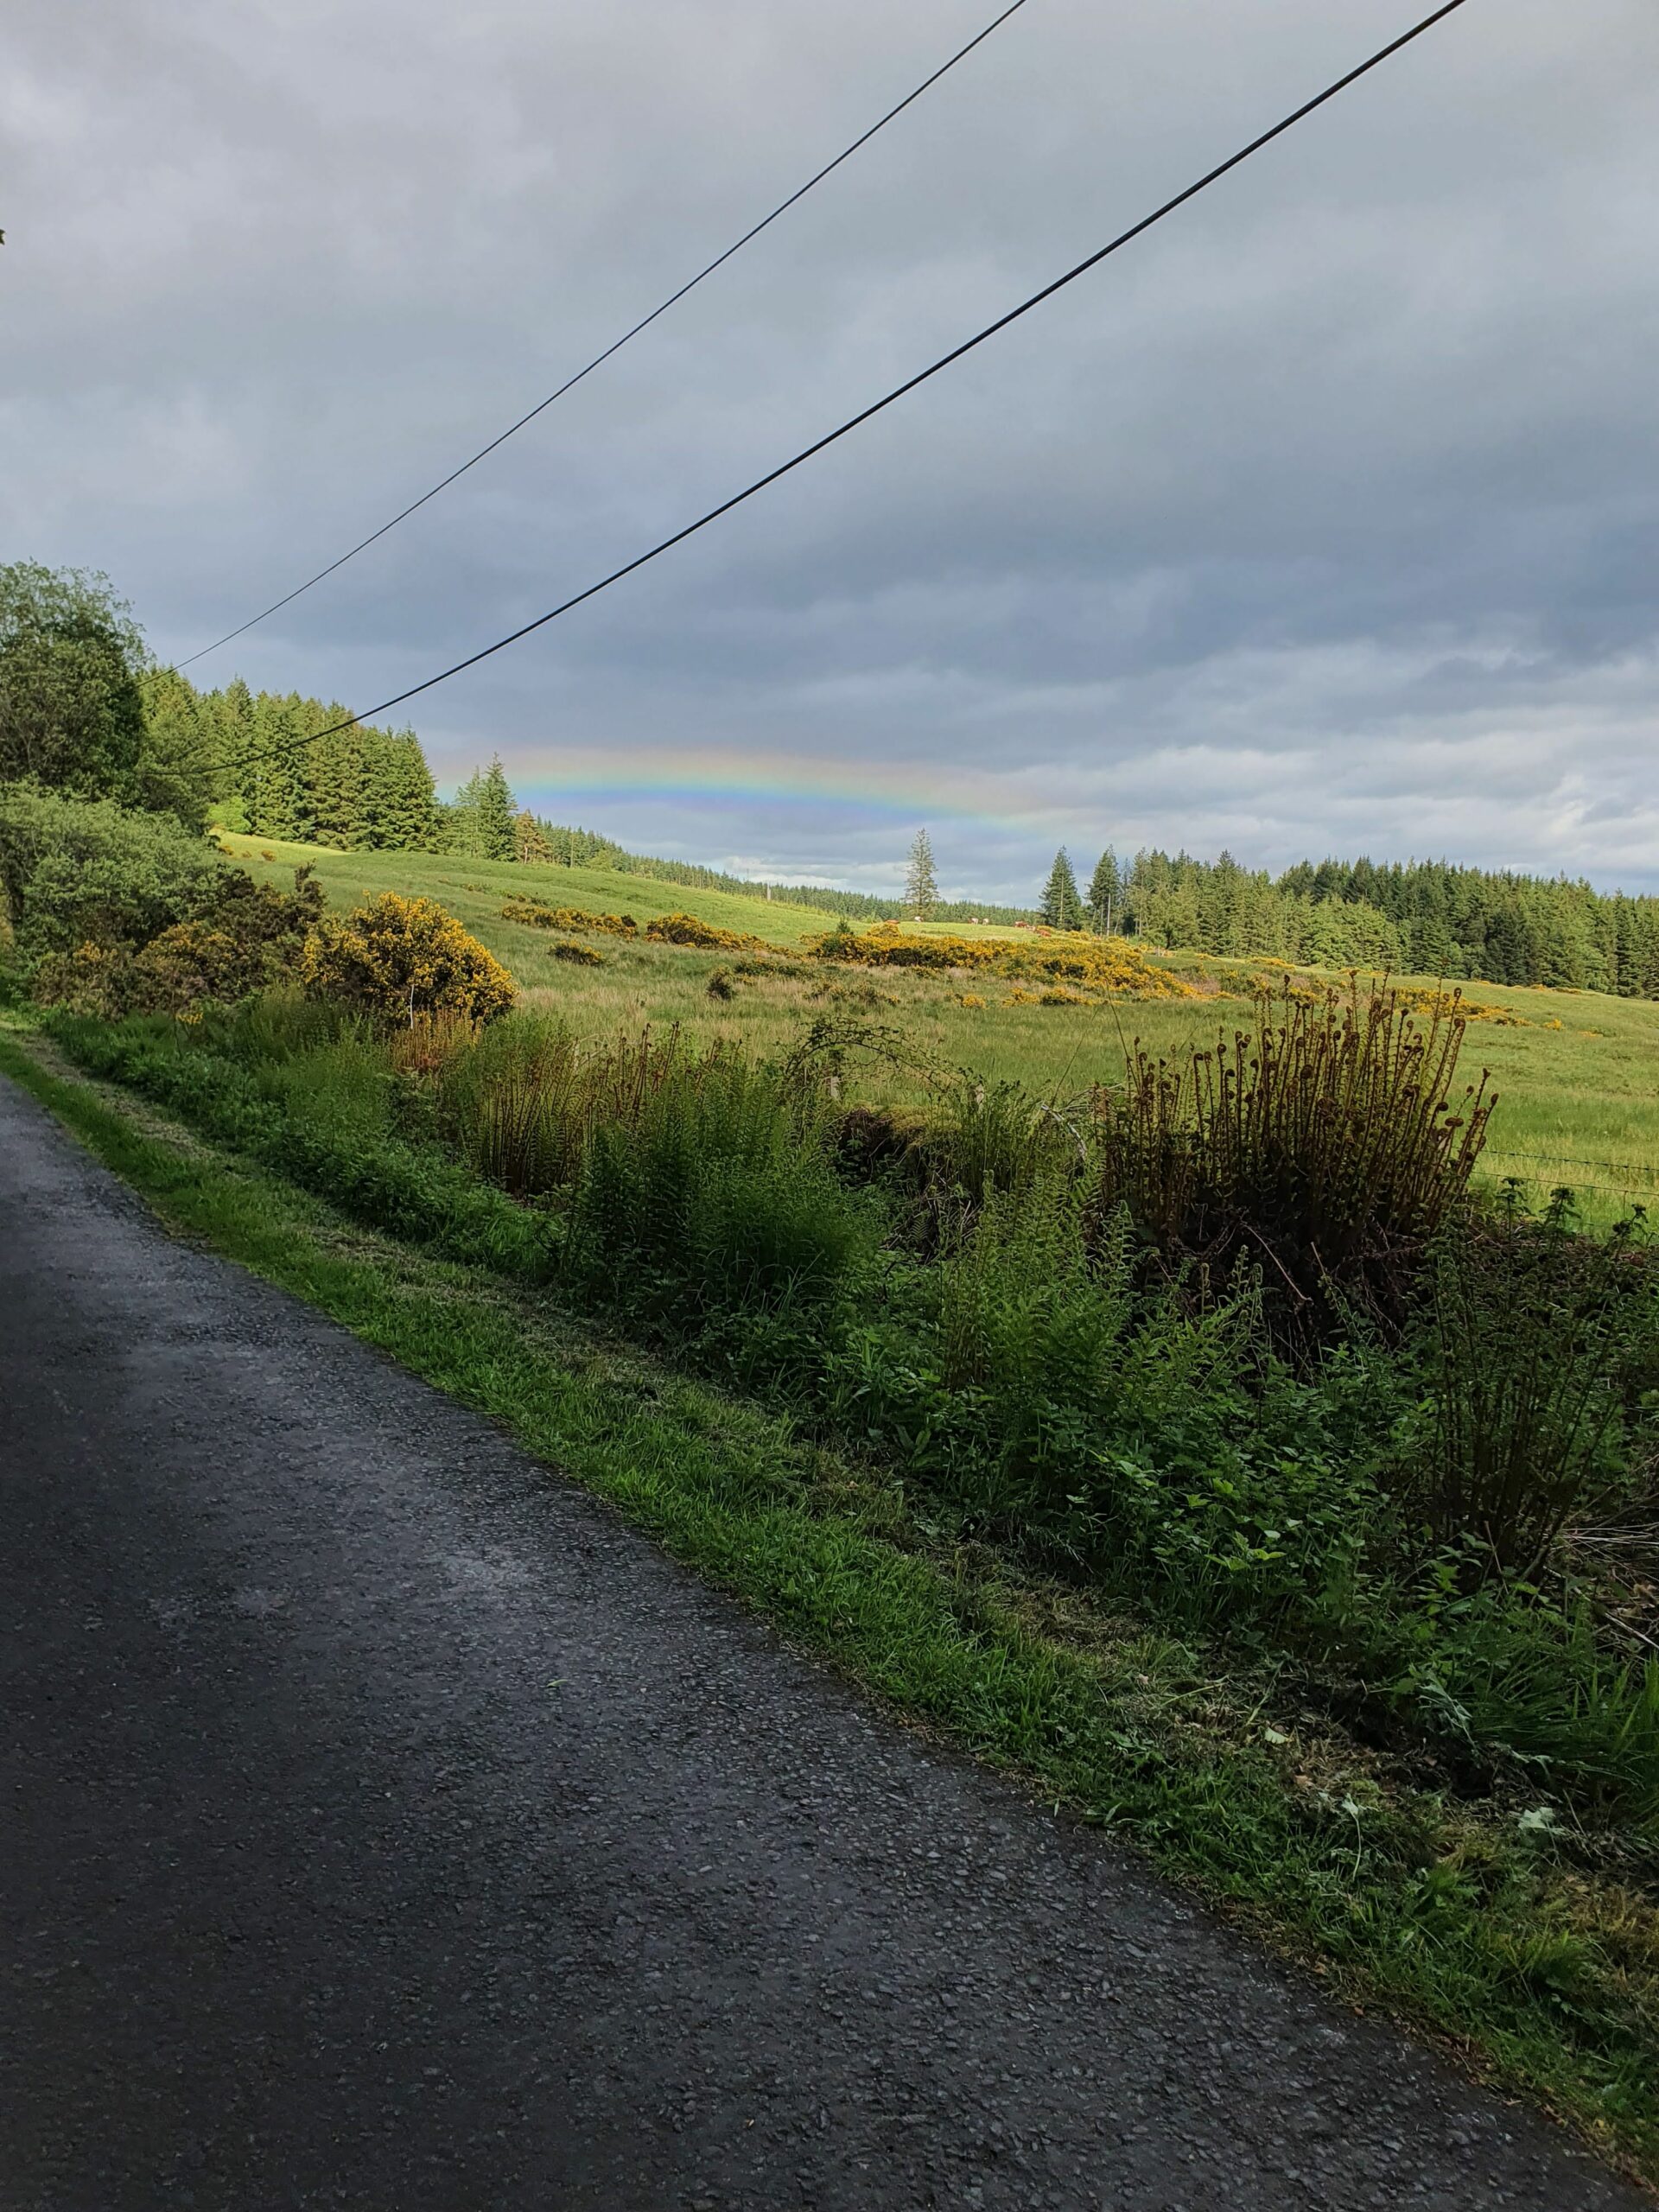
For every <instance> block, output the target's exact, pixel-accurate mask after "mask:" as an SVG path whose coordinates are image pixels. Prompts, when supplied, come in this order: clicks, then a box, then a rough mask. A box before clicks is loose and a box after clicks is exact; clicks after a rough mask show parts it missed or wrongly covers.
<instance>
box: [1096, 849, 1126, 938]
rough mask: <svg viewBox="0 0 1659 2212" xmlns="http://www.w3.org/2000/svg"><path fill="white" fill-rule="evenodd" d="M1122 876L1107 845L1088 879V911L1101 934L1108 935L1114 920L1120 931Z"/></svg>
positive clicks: (1112, 852) (1113, 854)
mask: <svg viewBox="0 0 1659 2212" xmlns="http://www.w3.org/2000/svg"><path fill="white" fill-rule="evenodd" d="M1122 903H1123V876H1122V870H1121V869H1120V868H1119V867H1118V865H1117V855H1116V853H1115V852H1114V851H1113V850H1112V849H1111V847H1110V846H1109V845H1108V846H1107V848H1106V849H1105V851H1104V852H1103V854H1102V855H1101V856H1100V858H1099V859H1098V860H1097V861H1096V862H1095V872H1094V874H1092V875H1091V876H1090V879H1089V912H1090V914H1091V915H1092V916H1093V918H1094V924H1095V927H1096V929H1097V930H1098V931H1100V932H1101V934H1102V935H1103V936H1109V935H1110V933H1111V927H1112V924H1113V923H1114V922H1116V924H1117V925H1118V929H1119V931H1120V933H1121V932H1122V926H1123V918H1122Z"/></svg>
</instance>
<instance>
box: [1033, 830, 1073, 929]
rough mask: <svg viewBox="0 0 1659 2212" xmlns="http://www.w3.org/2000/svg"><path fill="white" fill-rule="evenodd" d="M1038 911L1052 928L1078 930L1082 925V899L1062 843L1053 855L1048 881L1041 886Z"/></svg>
mask: <svg viewBox="0 0 1659 2212" xmlns="http://www.w3.org/2000/svg"><path fill="white" fill-rule="evenodd" d="M1039 912H1040V913H1041V914H1042V918H1043V919H1044V920H1045V921H1046V923H1047V924H1048V926H1049V927H1050V929H1052V930H1080V929H1081V928H1082V927H1083V899H1082V896H1081V894H1080V893H1079V892H1078V890H1077V877H1076V876H1075V875H1073V874H1072V873H1071V861H1070V859H1069V858H1068V857H1067V855H1066V849H1065V846H1064V845H1062V846H1061V847H1060V849H1059V851H1058V853H1056V854H1055V855H1054V865H1053V867H1052V868H1050V870H1049V872H1048V881H1047V882H1046V884H1045V885H1044V887H1043V895H1042V899H1041V900H1040V901H1039Z"/></svg>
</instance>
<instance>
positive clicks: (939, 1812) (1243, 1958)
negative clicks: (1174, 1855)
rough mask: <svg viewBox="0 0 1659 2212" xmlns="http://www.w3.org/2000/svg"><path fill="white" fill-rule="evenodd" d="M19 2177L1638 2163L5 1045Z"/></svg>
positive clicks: (1214, 2173)
mask: <svg viewBox="0 0 1659 2212" xmlns="http://www.w3.org/2000/svg"><path fill="white" fill-rule="evenodd" d="M0 1607H3V1624H4V1643H3V1657H4V1669H5V1672H4V1704H5V1713H6V1723H5V1727H4V1731H3V1736H0V1767H3V1779H4V1784H5V1791H6V1796H5V1811H4V1821H3V1829H0V1895H3V1912H4V1916H5V1926H4V1930H3V1958H0V1976H3V1979H0V1992H3V1994H0V2112H3V2114H4V2119H3V2122H0V2204H3V2206H4V2207H5V2208H7V2212H22V2208H29V2212H35V2209H36V2208H38V2212H128V2208H133V2209H134V2212H150V2208H162V2207H168V2208H170V2207H174V2206H192V2207H200V2208H204V2212H279V2209H280V2212H286V2208H289V2207H298V2206H340V2205H344V2206H351V2207H353V2208H355V2212H429V2208H442V2212H474V2209H475V2212H519V2208H526V2212H528V2208H531V2207H533V2208H536V2212H588V2208H591V2209H592V2212H738V2208H741V2212H788V2209H789V2208H794V2207H803V2208H805V2207H814V2208H818V2212H919V2208H923V2207H941V2208H949V2209H950V2212H961V2208H966V2207H983V2208H985V2212H1002V2208H1008V2209H1009V2212H1012V2209H1013V2208H1016V2207H1018V2208H1027V2207H1036V2206H1045V2207H1049V2208H1052V2212H1081V2208H1084V2207H1087V2208H1090V2212H1221V2208H1223V2207H1225V2208H1227V2212H1287V2208H1295V2207H1301V2206H1318V2207H1321V2208H1325V2212H1346V2208H1351V2207H1367V2208H1379V2212H1381V2208H1389V2212H1399V2209H1400V2208H1408V2212H1426V2209H1427V2208H1429V2207H1434V2208H1437V2209H1438V2212H1484V2208H1488V2207H1497V2206H1529V2207H1537V2208H1540V2212H1602V2208H1610V2209H1611V2208H1615V2207H1619V2208H1634V2207H1636V2206H1637V2205H1638V2204H1645V2203H1647V2202H1648V2200H1647V2199H1646V2198H1645V2197H1641V2196H1638V2195H1637V2194H1636V2193H1635V2192H1633V2191H1630V2190H1627V2189H1625V2188H1624V2186H1623V2185H1622V2184H1620V2183H1618V2182H1616V2181H1614V2180H1612V2179H1611V2178H1610V2177H1607V2176H1605V2174H1604V2173H1603V2172H1602V2171H1601V2170H1600V2169H1599V2167H1597V2166H1596V2165H1595V2164H1593V2162H1592V2161H1590V2160H1589V2159H1587V2158H1584V2157H1582V2156H1580V2154H1579V2153H1578V2152H1577V2151H1576V2150H1575V2149H1574V2147H1573V2145H1571V2144H1570V2143H1569V2142H1568V2141H1567V2139H1565V2138H1564V2137H1562V2136H1561V2135H1560V2134H1559V2133H1556V2132H1555V2131H1554V2129H1553V2128H1552V2127H1551V2126H1549V2125H1548V2123H1547V2122H1545V2121H1544V2120H1541V2119H1540V2118H1538V2117H1535V2115H1534V2114H1532V2113H1530V2112H1529V2111H1525V2110H1522V2109H1518V2108H1516V2107H1510V2106H1508V2105H1505V2104H1504V2103H1503V2102H1501V2101H1498V2100H1497V2099H1496V2098H1493V2097H1490V2096H1487V2095H1485V2094H1481V2093H1479V2092H1478V2091H1476V2090H1474V2089H1472V2088H1469V2087H1467V2086H1466V2085H1465V2083H1464V2082H1462V2081H1461V2080H1459V2078H1458V2077H1457V2076H1456V2075H1454V2074H1453V2073H1452V2071H1451V2070H1450V2069H1447V2068H1446V2066H1444V2065H1442V2064H1441V2063H1440V2061H1439V2060H1438V2059H1436V2058H1434V2057H1433V2056H1428V2055H1426V2054H1424V2053H1422V2052H1421V2051H1419V2050H1415V2049H1414V2048H1413V2047H1412V2046H1411V2045H1409V2044H1408V2043H1406V2042H1405V2041H1404V2040H1402V2038H1400V2037H1397V2036H1395V2035H1394V2034H1393V2033H1391V2032H1389V2031H1386V2030H1384V2029H1383V2028H1381V2027H1379V2026H1376V2025H1374V2024H1369V2023H1364V2022H1360V2021H1357V2020H1356V2019H1355V2018H1351V2016H1349V2015H1347V2014H1344V2013H1343V2012H1340V2011H1338V2010H1335V2009H1332V2008H1331V2007H1329V2006H1328V2005H1325V2003H1324V2002H1323V2001H1322V2000H1321V1999H1319V1996H1318V1994H1317V1993H1314V1992H1313V1991H1311V1990H1307V1989H1305V1988H1304V1987H1303V1986H1301V1985H1300V1983H1299V1982H1298V1981H1297V1980H1295V1979H1294V1977H1292V1976H1289V1975H1287V1974H1284V1973H1281V1971H1280V1970H1278V1969H1277V1968H1276V1967H1274V1965H1272V1964H1271V1963H1270V1962H1269V1961H1267V1960H1266V1959H1265V1958H1263V1957H1262V1955H1260V1954H1259V1953H1258V1952H1257V1951H1256V1950H1255V1948H1252V1947H1251V1946H1250V1945H1249V1944H1248V1943H1247V1942H1243V1941H1242V1940H1241V1939H1239V1938H1237V1937H1236V1936H1234V1935H1233V1934H1231V1933H1230V1932H1229V1931H1228V1930H1226V1929H1222V1928H1219V1927H1217V1925H1215V1924H1214V1923H1212V1922H1211V1921H1210V1920H1209V1919H1208V1918H1207V1917H1206V1916H1205V1915H1204V1914H1203V1913H1202V1912H1199V1911H1198V1910H1194V1909H1193V1908H1192V1906H1191V1905H1189V1904H1185V1903H1183V1902H1182V1901H1181V1900H1180V1899H1179V1898H1178V1897H1173V1896H1171V1895H1170V1894H1169V1893H1168V1892H1166V1891H1164V1890H1163V1889H1161V1888H1160V1887H1159V1886H1158V1885H1156V1884H1155V1883H1154V1881H1153V1880H1151V1879H1150V1878H1148V1876H1147V1874H1146V1873H1145V1872H1142V1870H1141V1868H1140V1867H1139V1866H1137V1865H1136V1864H1135V1862H1134V1860H1133V1859H1131V1858H1129V1857H1128V1856H1127V1855H1126V1854H1124V1853H1122V1852H1121V1851H1120V1850H1118V1849H1116V1848H1115V1847H1112V1846H1110V1845H1109V1844H1107V1843H1105V1842H1103V1841H1102V1840H1100V1839H1099V1838H1097V1837H1096V1836H1092V1835H1090V1834H1085V1833H1078V1832H1073V1831H1069V1830H1068V1829H1067V1828H1066V1827H1065V1826H1064V1825H1062V1824H1058V1823H1056V1822H1054V1821H1051V1820H1049V1819H1047V1818H1046V1817H1044V1816H1043V1815H1040V1814H1039V1813H1038V1812H1035V1811H1033V1810H1032V1809H1031V1808H1029V1807H1028V1806H1027V1804H1026V1803H1025V1802H1022V1801H1021V1800H1020V1797H1019V1796H1017V1795H1016V1794H1015V1793H1014V1791H1012V1790H1011V1789H1007V1787H1005V1786H1004V1785H1003V1784H1001V1783H999V1782H998V1781H996V1780H995V1779H994V1778H992V1777H988V1776H985V1775H982V1774H981V1773H979V1772H978V1771H976V1770H974V1769H972V1768H970V1767H969V1766H967V1765H965V1764H961V1763H959V1762H957V1761H955V1760H953V1759H952V1758H949V1757H946V1756H943V1755H941V1754H938V1753H937V1752H935V1751H931V1750H930V1749H928V1748H927V1747H925V1745H922V1744H920V1743H918V1741H917V1740H916V1739H915V1738H912V1737H911V1736H909V1735H907V1734H906V1732H904V1731H902V1730H901V1729H899V1727H897V1726H893V1724H892V1723H890V1722H889V1721H888V1720H887V1719H884V1718H882V1717H880V1715H878V1714H875V1713H872V1712H870V1711H869V1710H868V1709H866V1708H865V1707H863V1706H861V1704H860V1702H859V1700H858V1699H857V1698H856V1697H855V1695H854V1694H852V1693H851V1692H849V1690H847V1689H846V1688H842V1687H841V1686H840V1685H839V1684H837V1683H836V1682H835V1681H832V1680H830V1679H829V1678H827V1677H826V1676H825V1675H822V1674H821V1673H819V1672H817V1671H816V1670H815V1669H813V1668H812V1667H810V1666H809V1665H807V1664H805V1663H804V1662H801V1661H799V1660H798V1659H796V1658H795V1657H793V1656H791V1655H790V1654H789V1653H788V1652H786V1651H785V1650H783V1649H780V1648H779V1645H778V1644H777V1643H775V1642H774V1641H773V1640H772V1638H771V1637H769V1636H768V1635H767V1634H766V1632H765V1631H764V1630H761V1629H760V1628H759V1627H757V1626H755V1625H754V1624H753V1623H751V1622H749V1621H747V1620H746V1619H744V1618H741V1616H740V1615H739V1614H738V1613H737V1612H736V1611H734V1609H733V1608H732V1607H731V1606H730V1605H728V1604H727V1603H726V1602H725V1601H724V1600H722V1599H721V1598H720V1597H718V1596H717V1595H715V1594H713V1593H711V1592H709V1591H708V1590H706V1589H705V1588H703V1587H702V1586H701V1585H699V1584H698V1583H697V1582H696V1580H694V1579H693V1578H692V1577H691V1576H690V1575H689V1574H687V1573H683V1571H681V1570H680V1569H679V1568H677V1567H675V1566H674V1565H673V1564H672V1563H671V1562H670V1561H669V1560H666V1559H664V1557H662V1556H661V1555H660V1554H658V1552H657V1551H655V1550H654V1549H653V1548H652V1546H651V1545H650V1544H649V1543H647V1542H645V1541H642V1540H641V1539H640V1538H639V1537H637V1536H635V1535H631V1534H630V1533H628V1532H627V1531H626V1529H622V1528H620V1527H619V1526H618V1525H617V1524H616V1523H615V1522H614V1521H613V1520H612V1519H611V1518H610V1517H609V1516H607V1513H606V1512H604V1511H603V1510H601V1508H599V1507H598V1506H596V1505H595V1504H594V1503H592V1502H591V1501H590V1500H589V1499H588V1498H587V1497H584V1496H583V1495H582V1493H581V1492H580V1491H576V1490H575V1489H574V1488H573V1487H571V1486H569V1484H566V1483H565V1482H563V1481H562V1480H561V1479H560V1478H558V1477H557V1476H556V1475H554V1474H550V1472H549V1471H547V1470H546V1469H545V1468H543V1467H542V1466H539V1465H537V1464H536V1463H534V1462H533V1461H531V1459H527V1458H526V1457H525V1456H524V1453H523V1452H520V1451H518V1449H517V1448H516V1447H515V1446H512V1444H510V1443H509V1442H507V1441H506V1440H505V1439H504V1438H503V1437H502V1436H501V1435H499V1434H498V1433H496V1432H495V1431H494V1430H493V1429H492V1428H491V1427H489V1426H488V1425H487V1424H486V1423H485V1422H483V1421H479V1420H477V1419H475V1418H474V1417H473V1416H472V1415H471V1414H467V1413H465V1412H463V1411H461V1410H460V1409H459V1408H456V1407H454V1406H453V1405H451V1404H450V1403H448V1402H447V1401H446V1400H444V1399H443V1398H442V1397H441V1396H439V1395H436V1394H435V1392H433V1391H432V1390H430V1389H428V1388H427V1387H426V1385H425V1384H423V1383H420V1382H417V1381H416V1380H414V1379H413V1378H411V1377H410V1376H408V1375H405V1374H404V1373H402V1372H401V1371H400V1370H397V1369H396V1368H394V1367H392V1366H391V1365H390V1364H389V1363H386V1362H385V1360H383V1359H381V1358H380V1357H378V1356H377V1355H376V1354H375V1353H373V1352H372V1351H369V1350H367V1349H366V1348H365V1346H363V1345H362V1344H359V1343H357V1342H356V1341H355V1340H354V1339H353V1338H351V1337H350V1336H348V1335H346V1334H345V1333H344V1332H342V1331H340V1330H339V1329H337V1328H335V1327H334V1325H332V1324H330V1323H329V1322H327V1321H325V1320H323V1319H321V1318H319V1317H318V1316H317V1315H316V1314H315V1313H311V1312H309V1311H308V1310H307V1309H306V1308H305V1307H303V1306H299V1305H297V1304H296V1303H295V1302H294V1301H293V1300H290V1299H289V1298H287V1297H285V1296H283V1294H280V1293H278V1292H277V1291H274V1290H272V1289H270V1288H269V1287H266V1286H265V1285H264V1284H262V1283H259V1282H257V1281H254V1280H252V1279H251V1277H249V1276H248V1275H246V1274H243V1273H242V1272H240V1271H239V1270H238V1269H237V1268H233V1267H232V1266H230V1265H228V1264H226V1263H225V1262H221V1261H219V1260H217V1259H214V1258H213V1257H211V1256H207V1255H203V1254H201V1253H199V1252H196V1251H194V1250H191V1249H187V1248H186V1247H184V1246H181V1245H180V1244H179V1243H175V1242H173V1241H172V1240H171V1239H170V1238H169V1237H168V1236H167V1235H166V1234H165V1233H164V1232H163V1231H162V1230H161V1229H160V1228H159V1227H157V1225H156V1223H155V1222H154V1220H153V1219H152V1218H151V1217H150V1216H149V1214H148V1213H147V1212H146V1211H144V1209H143V1207H142V1205H140V1204H139V1203H138V1202H137V1200H136V1199H134V1198H132V1197H130V1195H129V1194H128V1193H127V1192H125V1191H124V1189H123V1188H122V1187H121V1186H120V1185H118V1184H117V1183H116V1182H114V1181H113V1180H112V1179H111V1178H110V1177H109V1176H107V1175H106V1174H105V1173H104V1172H103V1171H102V1170H101V1169H100V1168H99V1167H97V1166H94V1165H93V1164H92V1162H91V1161H90V1160H88V1159H87V1158H86V1155H85V1154H82V1153H81V1152H80V1150H79V1148H78V1147H76V1146H75V1145H74V1144H73V1142H72V1141H70V1140H69V1139H67V1137H65V1136H64V1135H62V1134H61V1133H60V1131H59V1130H58V1129H57V1128H56V1127H55V1125H54V1124H52V1123H51V1122H49V1121H48V1119H47V1118H46V1117H45V1116H43V1115H42V1114H41V1111H40V1110H39V1109H37V1108H36V1107H35V1105H34V1104H33V1103H31V1102H29V1100H28V1099H27V1098H26V1097H25V1096H23V1095H22V1093H20V1092H19V1091H17V1090H16V1089H15V1088H13V1087H11V1086H10V1085H7V1084H3V1083H0Z"/></svg>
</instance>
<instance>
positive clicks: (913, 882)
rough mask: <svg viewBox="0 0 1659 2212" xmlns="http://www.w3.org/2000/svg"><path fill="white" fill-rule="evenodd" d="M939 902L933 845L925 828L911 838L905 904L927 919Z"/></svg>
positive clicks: (918, 915)
mask: <svg viewBox="0 0 1659 2212" xmlns="http://www.w3.org/2000/svg"><path fill="white" fill-rule="evenodd" d="M938 903H939V880H938V876H937V875H936V874H934V870H933V846H932V842H931V840H930V838H929V836H928V834H927V832H926V830H925V829H918V831H917V832H916V835H915V836H914V837H912V840H911V845H910V861H909V864H908V866H907V868H906V871H905V904H906V906H908V907H909V909H910V911H911V912H912V914H914V915H916V916H917V917H918V918H919V919H921V920H922V921H925V920H926V919H927V917H928V916H929V914H930V913H931V912H932V911H933V909H934V907H935V906H938Z"/></svg>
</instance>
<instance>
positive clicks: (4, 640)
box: [0, 561, 144, 798]
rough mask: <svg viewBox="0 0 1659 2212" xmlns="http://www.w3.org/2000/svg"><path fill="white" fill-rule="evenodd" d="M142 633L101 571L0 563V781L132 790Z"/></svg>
mask: <svg viewBox="0 0 1659 2212" xmlns="http://www.w3.org/2000/svg"><path fill="white" fill-rule="evenodd" d="M142 667H143V639H141V638H140V636H139V634H138V632H137V628H136V626H134V624H133V621H132V619H131V616H130V613H129V611H128V609H127V607H125V605H124V603H123V602H122V601H120V600H118V599H117V598H116V597H115V595H114V593H113V592H112V591H111V588H110V583H109V580H108V578H107V577H105V576H102V575H91V574H89V573H87V572H86V570H84V569H47V568H43V567H41V564H40V563H39V562H37V561H16V562H13V563H11V565H10V567H8V568H0V779H4V780H10V779H16V778H19V777H25V776H27V777H29V778H31V779H33V780H34V781H35V782H36V783H41V784H47V785H53V786H54V787H55V788H57V789H59V790H62V791H73V792H76V793H78V794H79V796H80V797H82V798H129V797H130V796H131V795H132V792H131V785H132V779H133V775H134V772H135V770H136V769H137V766H138V760H139V756H140V754H141V753H142V752H143V742H144V702H143V694H142V692H141V690H140V688H139V682H138V677H139V671H140V670H141V668H142Z"/></svg>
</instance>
